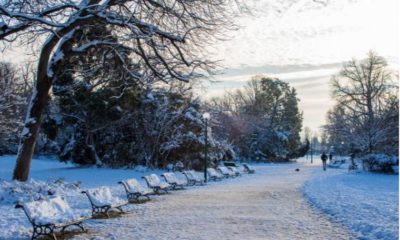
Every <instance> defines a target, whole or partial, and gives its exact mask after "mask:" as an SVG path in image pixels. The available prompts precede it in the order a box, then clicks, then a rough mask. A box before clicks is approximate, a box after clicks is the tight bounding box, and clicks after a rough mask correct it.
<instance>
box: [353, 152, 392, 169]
mask: <svg viewBox="0 0 400 240" xmlns="http://www.w3.org/2000/svg"><path fill="white" fill-rule="evenodd" d="M360 159H361V161H362V163H363V166H364V168H365V169H367V170H369V171H372V172H385V173H391V172H393V169H392V166H395V165H398V164H399V158H398V157H397V156H390V155H386V154H367V155H365V156H363V157H361V158H360Z"/></svg>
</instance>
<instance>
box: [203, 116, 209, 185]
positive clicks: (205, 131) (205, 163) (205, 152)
mask: <svg viewBox="0 0 400 240" xmlns="http://www.w3.org/2000/svg"><path fill="white" fill-rule="evenodd" d="M203 119H204V124H205V130H204V135H205V148H204V182H207V161H208V159H207V150H208V149H207V147H208V146H207V144H208V142H207V140H208V139H207V137H208V136H207V132H208V130H207V124H208V120H209V119H210V114H209V113H208V112H205V113H204V114H203Z"/></svg>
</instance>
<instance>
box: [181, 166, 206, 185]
mask: <svg viewBox="0 0 400 240" xmlns="http://www.w3.org/2000/svg"><path fill="white" fill-rule="evenodd" d="M182 173H183V174H184V175H185V176H186V179H187V181H188V185H192V186H193V185H196V184H199V185H204V179H201V178H200V177H199V176H198V175H197V174H196V172H195V171H193V170H188V171H183V172H182Z"/></svg>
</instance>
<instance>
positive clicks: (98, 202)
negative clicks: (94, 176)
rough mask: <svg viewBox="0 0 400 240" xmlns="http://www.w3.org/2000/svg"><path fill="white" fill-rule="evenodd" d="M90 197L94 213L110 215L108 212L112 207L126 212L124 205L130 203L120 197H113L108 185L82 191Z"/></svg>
mask: <svg viewBox="0 0 400 240" xmlns="http://www.w3.org/2000/svg"><path fill="white" fill-rule="evenodd" d="M82 193H85V194H86V196H87V197H88V199H89V201H90V204H91V205H92V214H93V215H94V214H105V215H107V217H109V214H108V212H109V211H110V210H111V209H117V210H119V211H120V212H124V211H123V210H122V207H123V206H125V205H126V204H128V201H126V200H123V199H121V198H118V197H113V196H112V194H111V191H110V189H109V188H108V187H99V188H94V189H88V190H86V191H82Z"/></svg>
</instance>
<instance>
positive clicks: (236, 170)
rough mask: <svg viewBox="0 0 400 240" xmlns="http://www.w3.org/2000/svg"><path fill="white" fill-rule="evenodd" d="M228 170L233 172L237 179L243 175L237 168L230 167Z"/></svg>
mask: <svg viewBox="0 0 400 240" xmlns="http://www.w3.org/2000/svg"><path fill="white" fill-rule="evenodd" d="M228 169H229V170H231V171H232V172H233V173H234V174H235V175H236V176H237V177H238V176H240V175H242V174H241V173H240V171H239V169H238V168H237V167H234V166H230V167H228Z"/></svg>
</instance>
